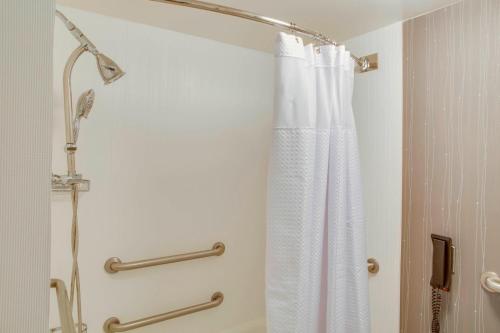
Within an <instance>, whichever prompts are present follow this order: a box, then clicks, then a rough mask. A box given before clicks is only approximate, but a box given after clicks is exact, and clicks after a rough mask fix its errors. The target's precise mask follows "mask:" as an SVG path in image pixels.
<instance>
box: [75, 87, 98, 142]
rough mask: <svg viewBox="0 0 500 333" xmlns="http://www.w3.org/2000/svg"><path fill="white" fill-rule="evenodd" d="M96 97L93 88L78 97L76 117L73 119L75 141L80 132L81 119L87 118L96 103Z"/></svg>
mask: <svg viewBox="0 0 500 333" xmlns="http://www.w3.org/2000/svg"><path fill="white" fill-rule="evenodd" d="M94 98H95V93H94V90H92V89H89V90H87V91H85V92H84V93H83V94H81V95H80V97H79V98H78V102H77V104H76V114H75V119H74V121H73V137H74V139H75V142H76V140H77V139H78V133H79V132H80V119H82V118H85V119H87V117H88V116H89V113H90V111H91V110H92V106H93V105H94Z"/></svg>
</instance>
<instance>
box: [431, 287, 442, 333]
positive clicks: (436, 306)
mask: <svg viewBox="0 0 500 333" xmlns="http://www.w3.org/2000/svg"><path fill="white" fill-rule="evenodd" d="M441 301H442V298H441V290H439V289H437V288H432V329H431V332H432V333H439V330H440V326H439V313H440V312H441Z"/></svg>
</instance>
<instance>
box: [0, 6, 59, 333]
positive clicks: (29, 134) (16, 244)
mask: <svg viewBox="0 0 500 333" xmlns="http://www.w3.org/2000/svg"><path fill="white" fill-rule="evenodd" d="M53 26H54V1H53V0H39V1H32V0H2V1H0V332H2V333H27V332H29V333H47V330H48V308H49V260H50V152H51V134H52V123H51V121H52V107H53V104H52V100H53V98H52V97H53V96H52V89H51V87H52V47H53V45H52V40H53Z"/></svg>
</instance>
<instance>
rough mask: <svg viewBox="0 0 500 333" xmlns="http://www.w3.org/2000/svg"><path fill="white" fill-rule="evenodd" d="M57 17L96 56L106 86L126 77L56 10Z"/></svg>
mask: <svg viewBox="0 0 500 333" xmlns="http://www.w3.org/2000/svg"><path fill="white" fill-rule="evenodd" d="M56 15H57V17H59V18H60V19H61V20H62V21H63V23H64V25H65V26H66V29H68V31H69V32H70V33H71V34H72V35H73V37H75V38H76V40H77V41H79V42H80V44H81V46H82V47H84V48H85V49H86V50H87V51H89V52H90V53H92V54H93V55H94V56H95V58H96V61H97V68H98V69H99V74H100V75H101V78H102V80H103V81H104V84H110V83H111V82H114V81H116V80H118V79H119V78H121V77H122V76H123V75H125V72H124V71H123V70H122V69H121V68H120V67H119V66H118V65H117V64H116V63H115V62H114V61H113V60H111V58H109V57H107V56H105V55H104V54H102V53H100V52H99V51H98V50H97V48H96V47H95V45H94V44H93V43H92V42H91V41H90V40H89V39H88V38H87V36H85V35H84V34H83V32H81V30H80V29H78V28H77V27H76V25H75V24H74V23H73V22H71V21H70V20H69V19H68V18H67V17H66V16H64V14H63V13H61V12H60V11H58V10H56Z"/></svg>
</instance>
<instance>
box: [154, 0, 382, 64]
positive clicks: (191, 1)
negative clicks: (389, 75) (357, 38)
mask: <svg viewBox="0 0 500 333" xmlns="http://www.w3.org/2000/svg"><path fill="white" fill-rule="evenodd" d="M151 1H155V2H161V3H168V4H172V5H178V6H184V7H190V8H196V9H201V10H206V11H210V12H215V13H220V14H224V15H230V16H235V17H239V18H243V19H246V20H250V21H255V22H259V23H264V24H267V25H272V26H274V27H279V28H284V29H287V30H291V31H293V32H296V33H298V34H301V35H303V36H306V37H309V38H312V39H314V40H317V41H320V42H322V43H325V44H333V45H337V43H336V42H335V41H334V40H332V39H330V38H329V37H327V36H325V35H324V34H322V33H320V32H316V31H314V30H310V29H307V28H303V27H301V26H298V25H296V24H295V23H293V22H285V21H281V20H278V19H274V18H272V17H267V16H263V15H260V14H256V13H252V12H248V11H245V10H241V9H237V8H233V7H228V6H223V5H218V4H214V3H210V2H205V1H198V0H151ZM351 57H352V59H354V61H355V62H356V64H357V65H358V66H359V71H360V72H362V73H363V72H368V71H371V70H375V69H377V68H378V61H377V60H378V59H377V55H376V54H372V55H369V56H365V57H356V56H355V55H353V54H351Z"/></svg>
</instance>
